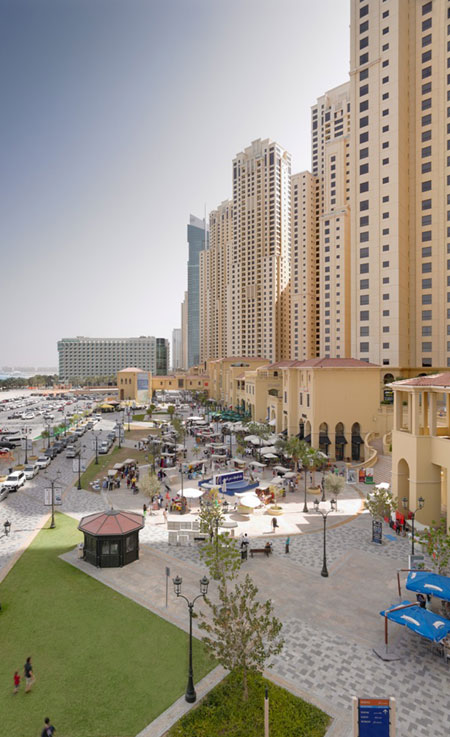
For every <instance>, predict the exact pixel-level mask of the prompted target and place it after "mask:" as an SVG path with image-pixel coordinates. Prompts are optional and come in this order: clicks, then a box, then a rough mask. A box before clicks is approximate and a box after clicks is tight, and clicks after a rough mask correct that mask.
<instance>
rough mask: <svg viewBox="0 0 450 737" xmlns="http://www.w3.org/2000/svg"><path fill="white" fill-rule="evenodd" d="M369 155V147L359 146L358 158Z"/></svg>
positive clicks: (364, 157)
mask: <svg viewBox="0 0 450 737" xmlns="http://www.w3.org/2000/svg"><path fill="white" fill-rule="evenodd" d="M368 155H369V149H368V148H361V149H360V151H359V158H360V159H366V158H367V157H368Z"/></svg>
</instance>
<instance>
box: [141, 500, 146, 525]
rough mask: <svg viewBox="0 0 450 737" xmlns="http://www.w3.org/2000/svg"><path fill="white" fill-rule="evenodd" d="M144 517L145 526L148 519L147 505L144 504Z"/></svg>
mask: <svg viewBox="0 0 450 737" xmlns="http://www.w3.org/2000/svg"><path fill="white" fill-rule="evenodd" d="M142 515H143V517H144V525H145V520H146V517H147V505H146V504H144V505H143V506H142Z"/></svg>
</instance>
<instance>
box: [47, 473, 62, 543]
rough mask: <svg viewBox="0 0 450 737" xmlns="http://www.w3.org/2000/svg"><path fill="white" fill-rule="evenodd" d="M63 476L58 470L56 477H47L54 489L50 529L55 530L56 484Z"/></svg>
mask: <svg viewBox="0 0 450 737" xmlns="http://www.w3.org/2000/svg"><path fill="white" fill-rule="evenodd" d="M60 476H61V471H57V473H56V478H54V479H47V481H49V482H50V488H51V490H52V521H51V522H50V529H51V530H54V529H55V527H56V525H55V484H56V482H57V481H58V480H59V478H60Z"/></svg>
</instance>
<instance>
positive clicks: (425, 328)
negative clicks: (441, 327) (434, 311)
mask: <svg viewBox="0 0 450 737" xmlns="http://www.w3.org/2000/svg"><path fill="white" fill-rule="evenodd" d="M422 336H423V337H424V338H429V337H430V336H431V325H422Z"/></svg>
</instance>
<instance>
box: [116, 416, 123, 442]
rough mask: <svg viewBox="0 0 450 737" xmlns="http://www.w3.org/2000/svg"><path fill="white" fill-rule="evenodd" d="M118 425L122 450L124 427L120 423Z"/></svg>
mask: <svg viewBox="0 0 450 737" xmlns="http://www.w3.org/2000/svg"><path fill="white" fill-rule="evenodd" d="M118 425H119V427H118V430H117V433H118V436H119V448H121V447H122V438H123V435H122V431H123V426H122V425H121V424H120V422H119V423H118Z"/></svg>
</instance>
